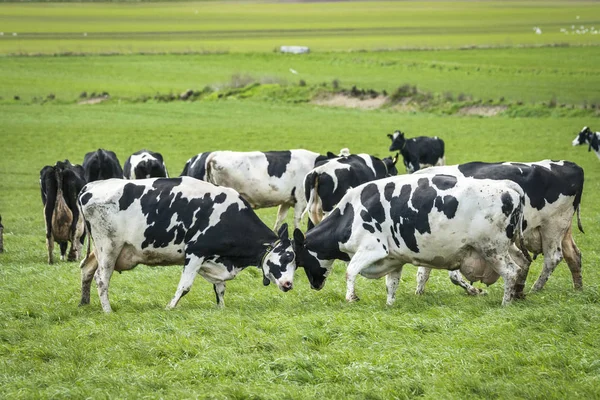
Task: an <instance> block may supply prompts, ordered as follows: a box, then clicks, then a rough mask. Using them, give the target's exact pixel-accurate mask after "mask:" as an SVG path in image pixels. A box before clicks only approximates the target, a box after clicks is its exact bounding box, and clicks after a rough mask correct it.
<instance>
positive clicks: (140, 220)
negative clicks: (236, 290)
mask: <svg viewBox="0 0 600 400" xmlns="http://www.w3.org/2000/svg"><path fill="white" fill-rule="evenodd" d="M78 201H79V205H80V207H81V211H82V213H83V216H84V217H85V221H86V224H87V225H86V226H87V228H88V230H89V233H90V236H91V237H92V238H93V239H94V245H95V249H94V251H93V252H92V253H88V257H86V259H85V260H84V261H83V262H82V263H81V272H82V274H81V304H82V305H83V304H89V301H90V286H91V282H92V278H93V277H95V279H96V283H97V285H98V294H99V297H100V302H101V304H102V309H103V310H104V311H105V312H110V311H111V307H110V303H109V299H108V285H109V281H110V277H111V275H112V273H113V271H119V272H121V271H125V270H129V269H132V268H134V267H135V266H136V265H138V264H140V263H141V264H146V265H174V264H180V265H181V264H183V265H184V268H183V272H182V275H181V279H180V281H179V285H178V287H177V291H176V292H175V296H174V297H173V299H172V300H171V302H170V303H169V305H168V307H167V308H173V307H175V306H176V305H177V302H178V301H179V299H180V298H181V297H182V296H183V295H185V294H187V293H188V292H189V291H190V288H191V286H192V283H193V282H194V279H195V277H196V274H198V273H199V274H200V275H202V276H203V277H204V278H205V279H206V280H207V281H209V282H210V283H212V284H213V285H214V289H215V293H216V295H217V304H219V305H221V306H222V305H223V304H224V303H223V296H224V293H225V281H228V280H231V279H233V278H234V277H235V276H236V275H237V274H238V273H239V272H240V271H241V270H243V269H244V268H246V267H247V266H250V265H256V266H258V267H259V268H261V270H262V272H263V283H264V284H265V285H268V284H269V282H273V283H275V284H277V286H278V287H279V288H280V289H281V290H283V291H284V292H285V291H288V290H290V289H292V285H293V279H294V270H295V267H296V264H295V255H294V252H293V247H292V242H291V241H290V240H289V238H288V233H287V224H284V225H283V226H282V227H281V229H280V231H279V234H278V235H276V234H275V233H274V232H273V231H271V230H270V229H269V228H268V227H267V226H266V225H265V224H264V223H263V222H262V221H261V220H260V218H258V216H257V215H256V214H255V213H254V211H253V210H252V209H251V208H250V207H249V206H248V203H246V201H245V200H244V199H243V198H242V197H240V195H239V194H238V193H237V192H236V191H235V190H233V189H230V188H225V187H217V186H214V185H212V184H210V183H207V182H201V181H198V180H197V179H193V178H188V177H181V178H170V179H169V178H153V179H140V180H133V181H127V180H118V179H110V180H106V181H99V182H93V183H90V184H88V185H86V186H85V187H84V189H83V190H82V192H81V194H80V196H79V199H78ZM94 274H95V275H94Z"/></svg>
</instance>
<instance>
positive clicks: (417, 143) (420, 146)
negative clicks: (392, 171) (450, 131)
mask: <svg viewBox="0 0 600 400" xmlns="http://www.w3.org/2000/svg"><path fill="white" fill-rule="evenodd" d="M388 137H389V138H390V139H391V140H392V145H391V146H390V151H399V152H400V153H401V154H402V158H403V159H404V166H405V167H406V172H408V173H409V174H411V173H413V172H415V171H418V170H420V169H423V168H426V167H432V166H436V165H446V157H445V156H444V141H443V140H442V139H440V138H438V137H437V136H436V137H427V136H419V137H415V138H410V139H406V138H405V137H404V133H402V132H400V131H396V132H394V133H393V134H392V135H390V134H388Z"/></svg>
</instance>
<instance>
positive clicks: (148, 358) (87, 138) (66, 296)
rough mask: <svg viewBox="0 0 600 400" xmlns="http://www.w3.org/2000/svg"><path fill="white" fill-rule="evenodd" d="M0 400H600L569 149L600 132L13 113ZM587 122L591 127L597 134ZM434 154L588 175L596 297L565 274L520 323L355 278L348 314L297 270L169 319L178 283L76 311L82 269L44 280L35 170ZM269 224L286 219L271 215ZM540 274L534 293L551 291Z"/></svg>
mask: <svg viewBox="0 0 600 400" xmlns="http://www.w3.org/2000/svg"><path fill="white" fill-rule="evenodd" d="M0 118H1V119H2V124H1V125H0V137H2V142H3V148H4V149H6V151H5V152H4V153H3V157H2V158H1V159H0V170H1V171H2V179H1V180H0V210H1V212H2V217H3V223H4V225H5V227H6V228H5V253H4V254H2V255H0V281H1V282H3V283H2V285H1V287H0V304H2V306H1V307H0V397H4V398H51V397H60V398H63V397H75V398H88V397H89V398H114V397H117V398H175V397H180V398H216V399H225V398H273V399H275V398H277V399H279V398H298V399H301V398H302V399H304V398H356V399H364V398H371V399H377V398H381V399H387V398H413V397H424V398H431V399H433V398H467V397H469V398H485V399H489V398H543V399H549V398H556V399H562V398H565V397H568V398H596V397H598V396H599V395H600V391H599V387H600V386H599V383H600V364H599V360H600V350H599V349H598V341H599V340H600V334H599V332H600V330H599V328H600V317H599V316H600V312H599V311H600V307H599V300H600V295H599V291H598V287H599V282H600V262H599V261H598V260H599V253H598V249H597V243H598V238H600V229H599V226H600V225H599V224H598V222H599V215H600V205H599V203H598V202H597V198H598V195H599V193H600V184H598V182H599V181H600V180H599V177H600V171H599V166H598V160H597V159H596V157H595V156H594V155H593V154H591V153H588V152H587V149H585V148H582V147H577V148H574V147H572V146H571V145H570V142H571V140H572V139H573V138H574V136H575V133H576V132H577V131H578V130H579V129H580V128H581V127H582V126H583V125H586V124H589V121H587V120H584V119H576V118H571V119H566V118H562V119H558V118H525V119H518V118H500V117H496V118H473V117H471V118H469V117H439V116H432V115H426V114H421V115H408V114H401V113H398V112H392V111H360V110H348V109H339V108H321V107H316V106H311V105H290V104H273V103H268V102H259V101H252V100H245V101H236V100H234V101H221V102H197V103H169V104H121V105H118V104H100V105H96V106H78V105H46V106H40V105H29V106H20V105H4V106H0ZM592 122H593V121H592ZM397 128H400V129H403V130H405V131H406V132H407V133H408V134H409V135H411V136H412V135H418V134H421V133H426V134H430V135H438V136H441V137H443V138H444V139H445V141H446V143H447V150H446V151H447V159H448V162H449V163H457V162H465V161H470V160H485V161H497V160H519V161H533V160H540V159H545V158H553V159H569V160H572V161H575V162H577V163H578V164H580V165H581V166H582V167H584V169H585V173H586V184H585V185H586V186H585V192H584V196H583V202H582V220H583V226H584V228H585V230H586V234H581V233H579V232H575V240H576V242H577V243H578V245H579V247H580V248H581V250H582V252H583V262H584V286H585V287H584V290H583V291H581V292H575V291H573V289H572V286H571V278H570V274H569V272H568V268H567V267H566V265H565V264H564V263H561V264H560V265H559V267H558V268H557V270H556V271H555V273H554V274H553V275H552V277H551V278H550V281H549V282H548V284H547V286H546V288H545V290H544V291H543V292H540V293H536V294H530V295H529V296H528V297H527V299H526V300H525V301H519V302H517V303H515V304H513V305H511V306H509V307H507V308H502V307H501V306H500V302H501V297H502V282H498V283H497V284H496V285H494V286H491V287H490V288H489V289H488V291H489V295H488V296H485V297H478V298H475V297H468V296H466V295H465V294H464V293H462V292H461V290H460V289H459V288H457V287H455V286H453V285H452V284H451V283H450V282H449V281H448V279H447V277H446V273H445V272H443V271H438V272H437V273H435V272H434V273H433V274H432V279H431V280H430V282H429V285H428V288H427V293H426V294H425V295H423V296H416V295H414V294H413V292H414V288H415V268H413V267H412V266H407V267H406V269H405V274H404V276H403V279H402V283H401V286H400V288H399V291H398V300H397V303H396V305H394V306H393V307H386V306H385V285H384V283H383V281H369V280H367V279H362V278H359V281H358V284H357V291H358V294H359V295H360V296H361V301H360V302H358V303H356V304H346V302H345V300H344V294H345V282H344V266H343V264H342V263H339V264H337V266H336V269H335V273H334V274H333V275H332V276H331V277H330V278H329V281H328V283H327V285H326V286H325V288H324V289H323V290H322V291H320V292H315V291H312V290H311V289H310V288H309V285H308V283H307V280H306V277H305V276H304V272H303V271H302V270H298V271H297V274H296V282H295V288H294V290H293V291H291V292H289V293H282V292H280V291H278V290H277V289H276V288H274V287H272V286H270V287H267V288H264V287H263V286H262V284H261V281H262V279H261V274H260V272H259V271H258V269H256V268H249V269H248V270H246V271H243V272H242V273H241V274H240V276H239V277H238V278H236V279H235V280H233V281H231V282H230V283H229V284H228V290H227V293H226V300H225V302H226V308H225V309H223V310H219V309H217V308H216V306H215V300H214V294H213V291H212V287H211V286H210V285H209V284H208V283H207V282H205V281H203V279H202V278H198V279H197V281H196V283H195V285H194V287H193V289H192V291H191V292H190V294H188V295H187V296H186V297H185V298H184V299H183V300H182V301H181V302H180V304H179V306H178V307H177V308H176V309H175V310H173V311H170V312H167V311H165V310H164V306H165V305H166V304H167V302H168V301H169V299H170V298H171V296H172V295H173V293H174V290H175V288H176V285H177V282H178V279H179V274H180V271H181V268H180V267H177V266H173V267H156V268H150V267H146V266H139V267H138V268H136V269H135V270H133V271H129V272H125V273H123V274H122V275H119V274H115V275H114V276H113V279H112V281H111V289H110V294H111V302H112V305H113V308H114V310H115V312H114V313H113V314H112V315H104V314H103V313H102V312H101V308H100V304H99V301H98V297H97V294H96V293H95V292H93V293H92V302H91V305H90V306H88V307H83V308H79V307H77V304H78V298H79V295H80V294H79V268H78V264H77V263H66V262H57V263H56V264H54V265H52V266H49V265H47V264H46V262H45V259H46V257H45V243H44V228H43V220H42V206H41V201H40V195H39V187H38V177H39V175H38V173H39V169H40V168H41V167H42V166H43V165H46V164H51V163H54V162H55V161H56V160H58V159H64V158H69V159H70V160H71V161H73V162H81V161H82V159H83V155H84V153H85V152H87V151H90V150H93V149H96V148H98V147H104V148H108V149H112V150H114V151H116V153H117V155H118V156H119V158H120V160H121V162H123V161H124V159H125V158H126V157H127V156H128V155H129V154H131V153H132V152H134V151H136V150H138V149H140V148H149V149H153V150H155V151H160V152H162V154H163V155H164V156H165V160H166V163H167V167H168V168H169V170H170V171H171V173H172V174H174V175H176V174H178V173H179V172H180V171H181V169H182V168H183V164H184V163H185V161H186V160H187V159H188V158H189V157H191V156H192V155H194V154H196V153H198V152H201V151H207V150H215V149H235V150H271V149H289V148H298V147H303V148H308V149H311V150H315V151H319V152H325V151H327V150H332V151H336V150H338V149H339V148H341V147H349V148H350V149H351V150H352V151H354V152H368V153H372V154H376V155H379V156H385V155H387V154H388V151H387V147H388V146H389V143H388V139H387V137H386V136H385V134H386V133H388V132H391V131H392V130H393V129H397ZM258 213H259V215H260V216H261V217H262V219H263V220H264V221H265V222H266V223H267V224H268V225H272V224H273V223H274V220H275V209H265V210H259V211H258ZM540 268H541V257H540V258H539V259H538V260H537V261H536V262H535V263H534V266H533V267H532V272H531V275H530V277H529V279H528V286H531V284H532V283H533V281H534V280H535V278H536V277H537V275H538V274H539V272H540Z"/></svg>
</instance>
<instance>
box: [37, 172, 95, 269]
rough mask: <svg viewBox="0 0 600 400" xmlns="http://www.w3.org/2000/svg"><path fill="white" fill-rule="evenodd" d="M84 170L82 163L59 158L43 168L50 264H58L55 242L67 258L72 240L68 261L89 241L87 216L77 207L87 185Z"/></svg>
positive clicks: (61, 257)
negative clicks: (83, 215)
mask: <svg viewBox="0 0 600 400" xmlns="http://www.w3.org/2000/svg"><path fill="white" fill-rule="evenodd" d="M83 176H84V171H83V168H82V167H81V166H80V165H73V164H71V163H70V162H69V160H65V161H58V162H57V163H56V164H55V165H54V166H50V165H47V166H45V167H44V168H42V169H41V170H40V190H41V194H42V204H43V207H44V222H45V224H46V248H47V250H48V264H52V263H54V255H53V251H54V242H55V241H56V242H57V243H58V244H59V246H60V259H61V260H63V261H64V259H65V255H66V253H67V247H68V244H69V242H71V249H70V250H69V255H68V257H67V260H68V261H75V260H77V259H79V256H80V255H81V247H82V245H83V242H84V240H85V235H84V226H83V219H82V218H80V215H79V209H78V208H77V195H78V194H79V192H80V191H81V189H82V188H83V186H84V185H85V183H86V182H85V179H84V178H83Z"/></svg>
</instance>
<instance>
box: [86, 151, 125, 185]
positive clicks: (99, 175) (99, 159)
mask: <svg viewBox="0 0 600 400" xmlns="http://www.w3.org/2000/svg"><path fill="white" fill-rule="evenodd" d="M82 165H83V169H84V171H85V180H86V182H94V181H99V180H103V179H110V178H123V169H122V168H121V163H120V162H119V159H118V158H117V155H116V154H115V153H114V152H113V151H110V150H104V149H98V150H96V151H90V152H89V153H87V154H86V155H85V157H84V158H83V164H82Z"/></svg>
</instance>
